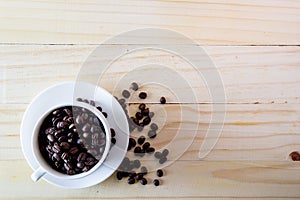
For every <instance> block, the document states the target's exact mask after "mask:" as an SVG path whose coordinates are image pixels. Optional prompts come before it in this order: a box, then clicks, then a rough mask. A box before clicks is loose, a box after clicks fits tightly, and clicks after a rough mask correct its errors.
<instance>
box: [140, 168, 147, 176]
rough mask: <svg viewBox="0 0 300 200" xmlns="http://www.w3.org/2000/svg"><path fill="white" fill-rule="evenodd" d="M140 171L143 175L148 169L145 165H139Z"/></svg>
mask: <svg viewBox="0 0 300 200" xmlns="http://www.w3.org/2000/svg"><path fill="white" fill-rule="evenodd" d="M141 173H142V174H144V175H145V174H147V173H148V170H147V168H146V167H145V166H143V167H141Z"/></svg>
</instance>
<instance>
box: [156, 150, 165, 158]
mask: <svg viewBox="0 0 300 200" xmlns="http://www.w3.org/2000/svg"><path fill="white" fill-rule="evenodd" d="M162 156H163V155H162V153H160V152H159V151H157V152H155V153H154V157H155V158H157V159H160V158H161V157H162Z"/></svg>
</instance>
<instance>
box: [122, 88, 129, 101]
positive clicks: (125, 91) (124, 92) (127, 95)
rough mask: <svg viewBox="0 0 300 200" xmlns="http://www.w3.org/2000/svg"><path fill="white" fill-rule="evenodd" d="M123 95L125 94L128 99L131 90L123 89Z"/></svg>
mask: <svg viewBox="0 0 300 200" xmlns="http://www.w3.org/2000/svg"><path fill="white" fill-rule="evenodd" d="M122 95H123V97H125V98H126V99H128V98H129V97H130V92H129V91H128V90H123V92H122Z"/></svg>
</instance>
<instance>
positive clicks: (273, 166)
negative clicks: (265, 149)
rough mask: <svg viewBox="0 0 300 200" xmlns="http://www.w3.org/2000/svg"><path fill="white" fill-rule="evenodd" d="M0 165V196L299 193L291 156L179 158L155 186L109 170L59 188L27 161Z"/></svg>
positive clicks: (257, 195)
mask: <svg viewBox="0 0 300 200" xmlns="http://www.w3.org/2000/svg"><path fill="white" fill-rule="evenodd" d="M0 166H1V170H0V175H1V179H0V185H1V187H0V192H1V197H0V199H7V198H14V199H18V198H30V199H31V198H33V199H37V198H46V199H62V198H67V199H98V198H99V199H100V198H101V199H102V198H117V199H119V198H121V199H128V198H144V197H145V198H179V199H181V198H183V199H184V198H187V197H189V198H201V197H204V198H213V197H214V198H218V197H219V198H222V197H224V198H226V197H227V198H233V197H244V198H245V197H252V198H272V197H276V198H281V197H282V198H288V197H291V198H292V197H294V198H296V197H298V198H299V197H300V192H299V187H300V181H299V180H300V174H299V170H298V167H299V165H298V163H290V162H289V163H287V162H208V161H206V162H200V161H195V162H186V161H177V162H176V163H174V164H173V165H171V166H169V167H167V168H165V171H166V176H164V177H162V178H161V180H162V182H163V184H162V185H161V186H159V187H154V186H153V185H152V184H149V185H147V186H142V185H140V184H135V185H132V186H130V185H128V184H127V183H126V181H125V180H123V181H121V182H118V181H117V180H116V178H115V177H114V176H112V177H111V178H109V179H108V180H107V181H105V182H103V183H101V184H98V185H96V186H94V187H91V188H87V189H79V190H65V189H60V188H57V187H55V186H52V185H50V184H48V183H46V182H45V181H43V180H41V181H40V182H38V183H33V182H32V181H31V179H30V177H29V176H30V174H31V173H32V170H31V169H30V168H29V167H28V165H27V164H26V162H25V161H0ZM182 169H184V171H183V170H182ZM148 178H149V181H150V180H152V179H154V178H156V175H154V174H153V173H151V174H149V175H148ZM32 188H34V192H32ZM112 188H114V189H112ZM233 188H234V189H233ZM49 191H51V192H49Z"/></svg>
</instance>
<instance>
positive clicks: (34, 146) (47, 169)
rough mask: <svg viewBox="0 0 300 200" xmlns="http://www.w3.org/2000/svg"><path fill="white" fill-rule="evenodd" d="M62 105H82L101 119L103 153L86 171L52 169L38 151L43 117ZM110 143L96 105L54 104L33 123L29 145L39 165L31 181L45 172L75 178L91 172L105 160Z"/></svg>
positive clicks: (103, 118)
mask: <svg viewBox="0 0 300 200" xmlns="http://www.w3.org/2000/svg"><path fill="white" fill-rule="evenodd" d="M64 106H78V107H82V108H85V109H87V110H89V111H91V112H92V113H94V114H95V115H96V116H97V117H98V119H99V120H100V121H101V123H102V125H103V127H104V131H105V134H106V144H105V149H104V152H103V155H102V157H101V158H100V160H99V161H98V163H97V164H96V165H95V166H94V167H92V168H91V169H90V170H88V171H87V172H82V173H80V174H75V175H67V174H63V173H61V172H58V171H56V170H55V169H53V168H52V167H51V166H50V165H49V164H48V163H47V162H46V160H45V159H44V158H43V156H42V154H41V152H40V149H39V142H38V135H39V131H40V127H41V125H42V123H43V122H44V120H45V118H46V117H47V116H48V115H49V114H50V113H51V111H53V110H55V109H57V108H60V107H64ZM110 144H111V132H110V126H109V124H108V122H107V120H106V119H105V117H104V116H103V115H102V113H101V112H100V111H99V110H98V109H97V108H96V107H94V106H91V105H89V104H87V103H83V102H77V101H74V102H69V103H64V104H62V105H56V106H55V107H53V108H51V109H49V110H48V111H47V112H46V113H45V114H44V115H43V116H42V117H41V118H40V119H39V120H38V121H37V123H36V124H35V127H34V133H33V135H32V139H31V145H32V150H33V156H34V158H35V160H36V162H37V163H38V164H39V167H38V169H37V170H35V171H34V172H33V173H32V174H31V178H32V180H33V181H35V182H36V181H38V180H39V179H40V178H42V177H43V176H44V175H46V174H49V175H51V176H55V177H57V178H60V179H77V178H82V177H85V176H87V175H89V174H91V173H93V172H94V171H95V170H96V169H98V168H99V167H100V165H101V164H102V163H103V162H104V161H105V159H106V157H107V155H108V153H109V150H110Z"/></svg>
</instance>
